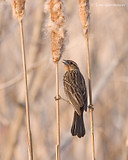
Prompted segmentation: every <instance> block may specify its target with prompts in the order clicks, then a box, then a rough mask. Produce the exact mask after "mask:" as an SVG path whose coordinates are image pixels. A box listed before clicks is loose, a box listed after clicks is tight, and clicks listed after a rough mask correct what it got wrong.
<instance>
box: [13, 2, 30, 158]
mask: <svg viewBox="0 0 128 160" xmlns="http://www.w3.org/2000/svg"><path fill="white" fill-rule="evenodd" d="M12 2H13V3H12V7H13V14H14V16H15V17H16V18H17V19H18V21H19V25H20V34H21V50H22V61H23V73H24V89H25V103H26V128H27V140H28V157H29V159H30V160H33V150H32V137H31V128H30V115H29V98H28V85H27V69H26V58H25V46H24V36H23V23H22V19H23V17H24V8H25V0H13V1H12Z"/></svg>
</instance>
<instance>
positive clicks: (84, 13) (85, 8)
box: [79, 0, 95, 160]
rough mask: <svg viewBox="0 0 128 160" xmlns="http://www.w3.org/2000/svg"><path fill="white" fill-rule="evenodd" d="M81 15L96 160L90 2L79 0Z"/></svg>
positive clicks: (93, 158) (93, 159)
mask: <svg viewBox="0 0 128 160" xmlns="http://www.w3.org/2000/svg"><path fill="white" fill-rule="evenodd" d="M79 13H80V19H81V23H82V26H83V31H84V35H85V40H86V55H87V70H88V90H89V107H90V108H89V111H90V125H91V139H92V160H95V144H94V122H93V121H94V120H93V104H92V88H91V69H90V55H89V42H88V20H89V0H79Z"/></svg>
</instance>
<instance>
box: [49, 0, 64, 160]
mask: <svg viewBox="0 0 128 160" xmlns="http://www.w3.org/2000/svg"><path fill="white" fill-rule="evenodd" d="M47 9H48V10H49V11H50V13H51V15H50V16H51V20H50V25H49V27H50V29H51V49H52V59H53V62H54V63H55V65H56V99H57V100H56V116H57V145H56V160H60V109H59V108H60V107H59V68H58V67H59V66H58V65H59V64H58V63H59V60H60V58H61V56H62V52H63V48H64V41H65V33H66V30H65V17H64V9H63V3H62V1H61V0H51V1H50V2H49V3H47Z"/></svg>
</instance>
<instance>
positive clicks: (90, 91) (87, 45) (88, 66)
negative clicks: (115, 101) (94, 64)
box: [85, 34, 95, 160]
mask: <svg viewBox="0 0 128 160" xmlns="http://www.w3.org/2000/svg"><path fill="white" fill-rule="evenodd" d="M85 39H86V50H87V51H86V52H87V69H88V88H89V106H90V108H89V112H90V125H91V139H92V160H95V144H94V122H93V104H92V88H91V69H90V56H89V43H88V34H85Z"/></svg>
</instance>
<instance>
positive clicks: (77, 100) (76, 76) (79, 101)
mask: <svg viewBox="0 0 128 160" xmlns="http://www.w3.org/2000/svg"><path fill="white" fill-rule="evenodd" d="M63 63H64V67H65V73H64V76H63V85H64V91H65V94H66V96H67V98H68V101H69V102H70V103H71V104H72V105H73V107H74V118H73V123H72V127H71V134H72V136H78V137H79V138H81V137H84V135H85V126H84V120H83V112H84V111H86V112H87V89H86V83H85V79H84V77H83V75H82V74H81V72H80V69H79V67H78V65H77V63H76V62H74V61H72V60H63Z"/></svg>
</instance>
